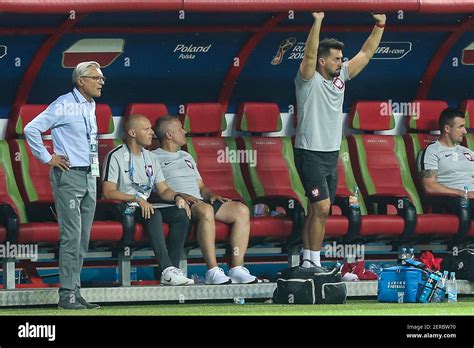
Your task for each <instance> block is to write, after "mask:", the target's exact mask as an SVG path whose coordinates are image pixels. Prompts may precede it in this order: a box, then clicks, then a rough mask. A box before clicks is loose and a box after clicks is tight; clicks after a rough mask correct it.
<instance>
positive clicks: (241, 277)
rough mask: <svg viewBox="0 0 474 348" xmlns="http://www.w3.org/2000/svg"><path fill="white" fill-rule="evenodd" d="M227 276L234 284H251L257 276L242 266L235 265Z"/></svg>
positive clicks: (255, 280) (255, 281)
mask: <svg viewBox="0 0 474 348" xmlns="http://www.w3.org/2000/svg"><path fill="white" fill-rule="evenodd" d="M229 277H230V279H232V283H234V284H252V283H257V282H258V279H257V277H255V276H253V275H251V274H250V272H249V270H248V269H247V268H245V267H244V266H236V267H233V268H231V269H230V270H229Z"/></svg>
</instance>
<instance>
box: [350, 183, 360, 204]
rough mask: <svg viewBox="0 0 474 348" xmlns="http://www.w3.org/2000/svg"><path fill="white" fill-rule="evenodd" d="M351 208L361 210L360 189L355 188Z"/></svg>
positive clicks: (351, 196)
mask: <svg viewBox="0 0 474 348" xmlns="http://www.w3.org/2000/svg"><path fill="white" fill-rule="evenodd" d="M349 206H350V207H351V208H354V209H359V207H360V206H359V187H358V186H356V187H354V193H353V194H352V195H350V196H349Z"/></svg>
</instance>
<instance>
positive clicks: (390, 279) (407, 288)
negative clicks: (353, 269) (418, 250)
mask: <svg viewBox="0 0 474 348" xmlns="http://www.w3.org/2000/svg"><path fill="white" fill-rule="evenodd" d="M427 277H428V275H427V273H426V272H425V271H423V270H421V269H418V268H414V267H406V266H394V267H388V268H384V269H383V270H382V272H381V273H380V276H379V282H378V289H377V300H378V301H379V302H403V303H415V302H417V299H418V296H419V294H420V293H421V290H422V288H423V284H425V282H426V279H427Z"/></svg>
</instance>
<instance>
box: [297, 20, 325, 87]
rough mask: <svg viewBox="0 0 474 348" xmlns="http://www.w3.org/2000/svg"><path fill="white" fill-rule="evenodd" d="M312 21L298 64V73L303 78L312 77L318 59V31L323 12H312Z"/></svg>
mask: <svg viewBox="0 0 474 348" xmlns="http://www.w3.org/2000/svg"><path fill="white" fill-rule="evenodd" d="M313 18H314V23H313V26H312V27H311V30H310V32H309V35H308V38H307V39H306V45H305V49H304V57H303V61H302V62H301V64H300V74H301V77H303V79H305V80H309V79H311V78H312V77H313V75H314V73H315V71H316V63H317V59H318V47H319V32H320V31H321V23H322V22H323V18H324V12H313Z"/></svg>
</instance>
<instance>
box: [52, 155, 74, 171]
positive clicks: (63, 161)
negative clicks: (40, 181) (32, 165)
mask: <svg viewBox="0 0 474 348" xmlns="http://www.w3.org/2000/svg"><path fill="white" fill-rule="evenodd" d="M47 164H48V165H49V166H51V167H58V168H59V169H61V170H62V171H63V172H65V171H68V170H69V160H68V159H67V157H64V156H60V155H56V154H55V153H53V155H52V157H51V160H50V161H49V162H48V163H47Z"/></svg>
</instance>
